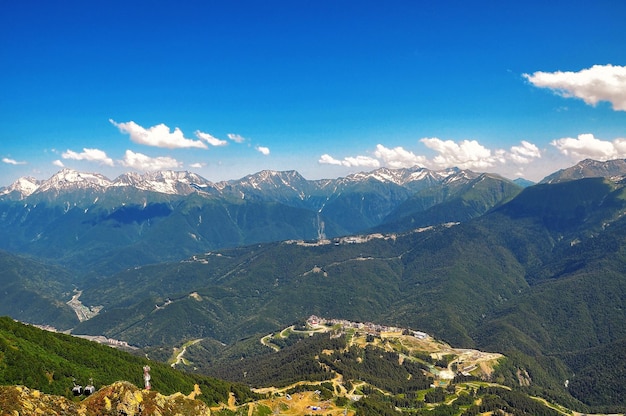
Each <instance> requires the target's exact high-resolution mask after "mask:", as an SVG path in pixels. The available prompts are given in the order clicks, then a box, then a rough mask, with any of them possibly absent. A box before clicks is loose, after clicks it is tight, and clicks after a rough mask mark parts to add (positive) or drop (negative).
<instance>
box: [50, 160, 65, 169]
mask: <svg viewBox="0 0 626 416" xmlns="http://www.w3.org/2000/svg"><path fill="white" fill-rule="evenodd" d="M52 164H53V165H54V166H58V167H60V168H64V167H65V165H64V164H63V162H61V161H60V160H59V159H57V160H55V161H54V162H52Z"/></svg>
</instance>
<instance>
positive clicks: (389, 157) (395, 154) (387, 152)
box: [374, 144, 426, 169]
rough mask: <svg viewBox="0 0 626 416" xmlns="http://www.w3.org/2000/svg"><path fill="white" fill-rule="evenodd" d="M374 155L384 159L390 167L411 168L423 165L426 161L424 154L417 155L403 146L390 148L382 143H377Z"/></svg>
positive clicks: (385, 163)
mask: <svg viewBox="0 0 626 416" xmlns="http://www.w3.org/2000/svg"><path fill="white" fill-rule="evenodd" d="M374 156H376V157H377V158H378V159H380V160H382V161H383V164H384V165H386V166H389V167H390V168H394V169H397V168H410V167H412V166H416V165H422V164H424V163H425V162H426V158H425V157H424V156H417V155H415V154H414V153H413V152H411V151H408V150H406V149H404V148H403V147H402V146H398V147H394V148H393V149H389V148H387V147H385V146H383V145H382V144H378V145H376V151H375V152H374Z"/></svg>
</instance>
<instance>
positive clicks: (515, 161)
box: [318, 137, 626, 173]
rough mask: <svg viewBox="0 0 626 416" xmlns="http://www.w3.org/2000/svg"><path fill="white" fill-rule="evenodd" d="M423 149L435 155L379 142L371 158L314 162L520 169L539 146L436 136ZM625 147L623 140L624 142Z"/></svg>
mask: <svg viewBox="0 0 626 416" xmlns="http://www.w3.org/2000/svg"><path fill="white" fill-rule="evenodd" d="M420 142H421V143H423V144H424V145H425V146H426V147H427V148H429V149H431V150H433V151H435V153H436V154H435V156H434V157H432V158H427V157H426V156H422V155H417V154H415V153H414V152H412V151H409V150H407V149H404V148H403V147H400V146H399V147H395V148H387V147H385V146H384V145H382V144H378V145H376V150H375V151H374V152H373V154H374V157H369V156H354V157H345V158H344V159H341V160H340V159H335V158H334V157H332V156H331V155H329V154H323V155H322V156H321V157H320V159H319V160H318V163H320V164H324V165H336V166H344V167H363V168H374V169H375V168H379V167H381V166H387V167H390V168H394V169H397V168H408V167H413V166H424V167H428V168H429V169H447V168H451V167H458V168H461V169H471V170H475V171H501V172H502V171H506V172H508V173H510V172H511V170H513V169H514V170H516V171H518V170H520V169H523V166H528V165H529V164H530V163H532V162H533V161H534V160H536V159H539V158H541V156H542V155H541V151H540V149H539V148H538V147H537V146H536V145H534V144H533V143H530V142H528V141H526V140H523V141H521V142H520V144H519V145H517V146H512V147H511V148H510V150H505V149H488V148H486V147H485V146H483V145H481V144H480V143H478V142H477V141H475V140H463V141H460V142H454V141H452V140H441V139H438V138H434V137H433V138H423V139H421V140H420ZM625 146H626V143H625Z"/></svg>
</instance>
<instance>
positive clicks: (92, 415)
mask: <svg viewBox="0 0 626 416" xmlns="http://www.w3.org/2000/svg"><path fill="white" fill-rule="evenodd" d="M197 393H198V392H193V393H192V394H191V395H189V396H185V395H183V394H182V393H175V394H172V395H171V396H163V395H162V394H160V393H158V392H156V391H154V390H140V389H138V388H137V387H136V386H134V385H132V384H131V383H128V382H116V383H113V384H111V385H110V386H105V387H103V388H101V389H100V390H98V391H97V392H95V393H94V394H93V395H91V396H89V397H88V398H86V399H85V400H83V401H82V402H78V403H76V402H73V401H71V400H68V399H67V398H65V397H61V396H52V395H47V394H43V393H41V392H39V391H38V390H31V389H28V388H26V387H23V386H0V409H1V410H2V412H3V413H2V414H3V415H4V414H7V415H13V414H19V415H27V414H43V415H66V416H107V415H111V416H113V415H115V416H117V415H127V416H144V415H160V416H174V415H206V416H208V415H210V414H211V411H210V409H209V407H208V406H207V405H206V404H205V403H203V402H201V401H200V400H196V399H195V398H194V397H195V395H196V394H197Z"/></svg>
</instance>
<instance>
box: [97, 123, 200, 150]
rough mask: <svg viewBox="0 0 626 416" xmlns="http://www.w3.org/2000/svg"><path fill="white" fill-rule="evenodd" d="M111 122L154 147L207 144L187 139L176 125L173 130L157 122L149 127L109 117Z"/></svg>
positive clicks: (124, 131)
mask: <svg viewBox="0 0 626 416" xmlns="http://www.w3.org/2000/svg"><path fill="white" fill-rule="evenodd" d="M109 121H110V122H111V124H113V125H114V126H116V127H117V128H118V129H119V130H120V131H121V132H122V133H127V134H129V135H130V139H131V140H132V141H133V142H135V143H139V144H144V145H147V146H155V147H165V148H168V149H176V148H186V147H195V148H200V149H206V148H207V145H206V144H204V142H202V141H201V140H192V139H187V138H186V137H185V136H184V135H183V132H182V131H181V130H180V129H179V128H178V127H176V128H175V129H174V131H173V132H171V131H170V128H169V127H168V126H166V125H165V124H162V123H161V124H157V125H156V126H152V127H149V128H147V129H146V128H144V127H142V126H140V125H138V124H137V123H135V122H134V121H129V122H127V123H116V122H115V121H114V120H111V119H109Z"/></svg>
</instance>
